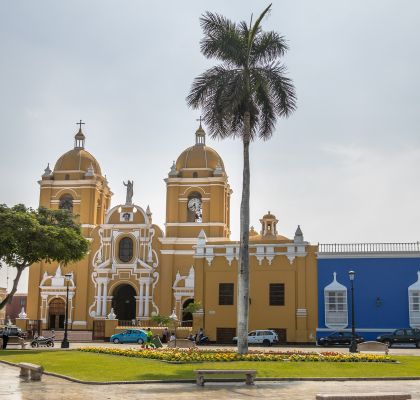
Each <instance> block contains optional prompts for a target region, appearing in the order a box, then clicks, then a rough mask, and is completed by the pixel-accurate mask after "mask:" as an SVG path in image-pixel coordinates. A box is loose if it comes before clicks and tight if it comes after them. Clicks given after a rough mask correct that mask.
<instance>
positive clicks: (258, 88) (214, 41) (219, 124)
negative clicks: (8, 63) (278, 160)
mask: <svg viewBox="0 0 420 400" xmlns="http://www.w3.org/2000/svg"><path fill="white" fill-rule="evenodd" d="M270 8H271V4H270V5H269V6H268V7H267V8H266V9H265V10H264V11H263V13H262V14H261V15H260V16H259V17H258V19H257V20H256V21H255V22H254V23H252V17H251V22H250V24H249V25H248V24H247V23H246V22H244V21H241V22H239V23H234V22H232V21H230V20H228V19H227V18H225V17H223V16H221V15H219V14H213V13H210V12H206V13H205V14H203V15H202V16H201V18H200V23H201V27H202V29H203V32H204V38H203V39H202V40H201V42H200V44H201V52H202V53H203V54H204V56H205V57H207V58H216V59H217V60H219V61H221V64H219V65H217V66H215V67H213V68H210V69H208V70H207V71H205V72H204V73H203V74H201V75H200V76H198V77H197V78H195V80H194V82H193V84H192V87H191V91H190V94H189V95H188V97H187V103H188V105H189V106H190V107H193V108H202V110H203V119H204V122H205V123H206V125H207V127H208V130H209V134H210V136H211V137H213V138H219V139H225V138H227V137H232V138H240V139H241V140H242V143H243V157H244V167H243V181H242V201H241V211H240V212H241V215H240V223H241V229H240V249H239V268H238V306H237V313H238V314H237V315H238V317H237V321H238V322H237V333H238V352H239V353H240V354H244V353H247V351H248V311H249V310H248V308H249V253H248V249H249V191H250V170H249V145H250V142H251V141H252V140H255V139H257V138H259V139H263V140H267V139H269V138H270V137H271V136H272V134H273V130H274V125H275V122H276V118H277V117H288V116H289V115H290V114H291V113H292V112H293V111H294V110H295V108H296V95H295V89H294V86H293V82H292V81H291V80H290V79H289V78H287V77H286V76H285V72H286V68H285V66H284V65H283V64H281V63H280V61H279V59H280V58H281V57H282V56H283V55H284V54H285V52H286V51H287V49H288V48H287V45H286V42H285V39H284V37H282V36H280V35H279V34H278V33H277V32H273V31H271V32H264V31H262V29H261V26H260V24H261V21H262V19H263V18H264V17H265V15H266V14H267V13H268V12H269V10H270Z"/></svg>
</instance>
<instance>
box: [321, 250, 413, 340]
mask: <svg viewBox="0 0 420 400" xmlns="http://www.w3.org/2000/svg"><path fill="white" fill-rule="evenodd" d="M351 270H352V271H354V272H355V278H354V296H355V301H354V303H355V308H354V310H355V326H356V333H357V334H359V335H361V336H363V337H364V338H365V340H375V339H376V337H377V336H378V335H379V334H382V333H387V332H392V331H393V330H395V329H397V328H405V327H412V328H414V327H415V328H420V244H419V242H417V243H359V244H320V245H319V248H318V328H317V339H318V338H319V337H323V336H326V335H328V334H329V333H332V332H335V331H347V332H349V331H351V307H352V304H351V283H350V279H349V274H348V273H349V271H351Z"/></svg>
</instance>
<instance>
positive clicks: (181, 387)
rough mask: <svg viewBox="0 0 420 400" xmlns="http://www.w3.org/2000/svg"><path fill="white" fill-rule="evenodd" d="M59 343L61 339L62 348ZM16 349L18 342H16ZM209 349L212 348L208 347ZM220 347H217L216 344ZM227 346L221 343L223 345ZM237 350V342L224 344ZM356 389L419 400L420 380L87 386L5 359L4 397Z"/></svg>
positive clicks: (86, 399)
mask: <svg viewBox="0 0 420 400" xmlns="http://www.w3.org/2000/svg"><path fill="white" fill-rule="evenodd" d="M92 345H94V346H101V347H117V348H131V347H136V346H137V345H133V344H123V345H121V344H119V345H115V344H113V343H103V342H97V343H71V345H70V348H73V349H75V348H79V347H86V346H92ZM59 347H60V343H56V345H55V348H56V349H58V348H59ZM11 348H13V347H11ZM204 348H209V347H204ZM211 348H215V347H211ZM218 348H222V347H218ZM225 348H230V349H232V348H233V347H225ZM251 349H258V350H264V351H267V350H268V351H269V350H280V351H287V350H302V351H311V350H314V351H324V350H325V351H329V350H333V351H340V352H348V350H347V349H346V348H336V347H335V348H324V347H322V348H321V347H315V346H314V347H271V348H267V347H252V348H251ZM390 354H391V355H415V356H419V355H420V349H416V348H392V349H391V350H390ZM357 392H365V393H366V392H406V393H410V394H411V395H412V398H413V399H417V400H420V380H418V381H412V380H404V381H287V382H256V385H255V386H251V387H249V386H246V385H245V384H244V383H240V382H231V383H208V384H206V386H205V387H204V388H201V387H198V386H196V385H195V384H192V383H165V384H154V383H152V384H125V385H121V384H115V385H106V386H104V385H87V384H80V383H74V382H70V381H67V380H63V379H60V378H56V377H52V376H46V375H44V376H43V379H42V381H41V382H28V381H25V380H22V379H21V378H19V369H18V368H16V367H12V366H8V365H5V364H0V400H3V399H4V400H6V399H7V400H38V399H40V400H76V399H83V400H90V399H95V400H97V399H98V398H99V399H101V400H102V399H104V400H105V399H106V400H108V399H110V400H111V399H112V400H113V399H127V400H131V399H139V398H147V399H166V400H171V399H177V400H178V399H179V398H180V397H182V398H183V400H189V399H216V398H217V399H220V400H221V399H254V398H258V397H263V398H264V399H279V398H283V399H293V400H304V399H305V400H306V399H312V400H313V399H315V395H316V394H317V393H357Z"/></svg>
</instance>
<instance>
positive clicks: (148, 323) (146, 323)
mask: <svg viewBox="0 0 420 400" xmlns="http://www.w3.org/2000/svg"><path fill="white" fill-rule="evenodd" d="M157 325H158V324H156V323H155V322H153V321H152V320H137V319H130V320H122V319H119V320H118V326H122V327H126V328H129V327H142V328H148V327H152V326H157ZM162 326H163V325H162ZM179 326H183V327H192V326H193V321H192V320H191V321H179Z"/></svg>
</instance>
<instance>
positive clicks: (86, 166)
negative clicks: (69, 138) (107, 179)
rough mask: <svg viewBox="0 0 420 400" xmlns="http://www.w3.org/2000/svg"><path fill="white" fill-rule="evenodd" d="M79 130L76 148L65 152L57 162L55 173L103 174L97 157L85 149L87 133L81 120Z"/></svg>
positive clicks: (75, 140)
mask: <svg viewBox="0 0 420 400" xmlns="http://www.w3.org/2000/svg"><path fill="white" fill-rule="evenodd" d="M79 124H80V128H79V131H78V132H77V133H76V135H75V136H74V148H73V149H72V150H70V151H68V152H67V153H64V154H63V155H62V156H61V157H60V158H59V159H58V160H57V162H56V163H55V167H54V173H56V172H68V173H72V172H73V173H75V172H76V173H80V172H83V173H88V174H90V175H92V174H97V175H102V171H101V167H100V165H99V163H98V161H97V160H96V158H95V157H94V156H93V155H92V154H90V153H89V152H88V151H86V150H85V135H84V133H83V132H82V127H81V124H82V122H81V121H80V122H79Z"/></svg>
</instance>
